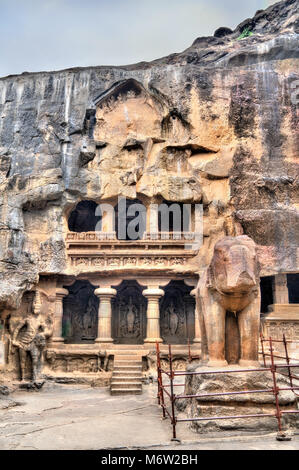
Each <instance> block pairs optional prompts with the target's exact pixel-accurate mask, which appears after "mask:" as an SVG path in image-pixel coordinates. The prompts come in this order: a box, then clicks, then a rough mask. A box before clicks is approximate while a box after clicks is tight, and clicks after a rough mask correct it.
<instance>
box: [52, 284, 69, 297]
mask: <svg viewBox="0 0 299 470" xmlns="http://www.w3.org/2000/svg"><path fill="white" fill-rule="evenodd" d="M55 295H56V297H58V298H60V297H62V298H63V297H65V296H66V295H69V291H68V290H67V289H64V288H63V287H57V288H56V289H55Z"/></svg>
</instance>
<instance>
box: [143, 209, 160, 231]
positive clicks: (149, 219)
mask: <svg viewBox="0 0 299 470" xmlns="http://www.w3.org/2000/svg"><path fill="white" fill-rule="evenodd" d="M158 208H159V205H158V204H150V206H148V207H147V210H146V232H147V233H149V234H151V235H152V236H153V237H155V236H157V235H158V232H159V227H158Z"/></svg>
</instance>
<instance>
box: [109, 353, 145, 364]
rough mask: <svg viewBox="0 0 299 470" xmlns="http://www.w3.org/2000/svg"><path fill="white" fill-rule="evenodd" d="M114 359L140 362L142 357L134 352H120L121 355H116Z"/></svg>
mask: <svg viewBox="0 0 299 470" xmlns="http://www.w3.org/2000/svg"><path fill="white" fill-rule="evenodd" d="M114 361H138V362H141V361H142V357H141V356H137V355H132V354H120V355H117V356H114Z"/></svg>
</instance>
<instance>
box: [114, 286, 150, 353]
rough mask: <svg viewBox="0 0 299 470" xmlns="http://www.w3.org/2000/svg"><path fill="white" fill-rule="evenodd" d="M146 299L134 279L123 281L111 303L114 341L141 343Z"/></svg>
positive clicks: (143, 333)
mask: <svg viewBox="0 0 299 470" xmlns="http://www.w3.org/2000/svg"><path fill="white" fill-rule="evenodd" d="M145 318H146V299H145V297H144V296H143V295H142V289H141V288H140V286H139V285H138V284H137V283H136V282H135V281H123V282H122V284H121V286H120V287H119V289H118V293H117V295H116V297H115V300H114V302H113V304H112V337H113V338H114V340H115V342H116V343H122V344H142V342H143V339H144V337H145V328H146V320H145Z"/></svg>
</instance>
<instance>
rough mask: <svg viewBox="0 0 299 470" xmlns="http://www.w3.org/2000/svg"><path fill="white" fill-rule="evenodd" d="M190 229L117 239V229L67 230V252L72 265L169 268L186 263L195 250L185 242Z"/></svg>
mask: <svg viewBox="0 0 299 470" xmlns="http://www.w3.org/2000/svg"><path fill="white" fill-rule="evenodd" d="M192 237H193V234H192V233H191V232H159V233H156V234H153V233H145V235H144V237H143V239H141V240H129V241H128V240H118V239H117V238H116V233H115V232H68V233H67V235H66V247H67V255H68V259H69V261H70V264H71V265H72V266H73V267H80V268H82V267H85V268H98V267H101V268H113V267H115V268H122V267H125V268H128V267H136V268H168V267H175V266H179V265H185V264H186V263H187V261H188V259H189V258H191V257H193V256H195V255H196V250H194V249H192V247H191V248H190V245H186V242H187V240H188V241H190V240H192Z"/></svg>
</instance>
